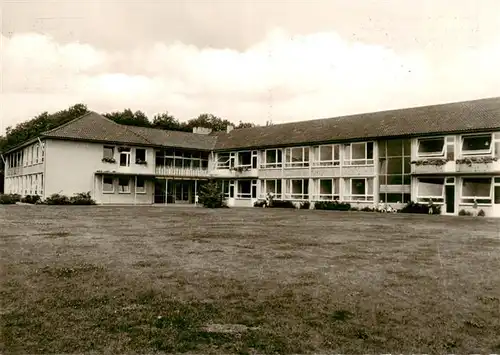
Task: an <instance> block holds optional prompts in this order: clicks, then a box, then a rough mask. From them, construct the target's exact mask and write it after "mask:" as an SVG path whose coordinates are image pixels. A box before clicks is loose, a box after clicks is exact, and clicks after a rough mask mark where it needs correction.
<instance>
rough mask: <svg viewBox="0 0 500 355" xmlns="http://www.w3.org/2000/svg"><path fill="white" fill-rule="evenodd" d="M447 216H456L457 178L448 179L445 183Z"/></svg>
mask: <svg viewBox="0 0 500 355" xmlns="http://www.w3.org/2000/svg"><path fill="white" fill-rule="evenodd" d="M445 204H446V214H455V178H453V177H452V178H446V183H445Z"/></svg>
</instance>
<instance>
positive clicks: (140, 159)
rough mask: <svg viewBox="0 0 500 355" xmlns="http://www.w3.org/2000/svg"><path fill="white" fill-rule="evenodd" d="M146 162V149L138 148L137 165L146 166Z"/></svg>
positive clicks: (136, 150)
mask: <svg viewBox="0 0 500 355" xmlns="http://www.w3.org/2000/svg"><path fill="white" fill-rule="evenodd" d="M145 162H146V149H144V148H136V149H135V163H136V164H144V163H145Z"/></svg>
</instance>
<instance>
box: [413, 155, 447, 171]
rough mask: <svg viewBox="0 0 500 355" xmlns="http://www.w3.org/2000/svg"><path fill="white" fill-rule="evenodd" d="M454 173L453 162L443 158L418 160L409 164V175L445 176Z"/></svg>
mask: <svg viewBox="0 0 500 355" xmlns="http://www.w3.org/2000/svg"><path fill="white" fill-rule="evenodd" d="M454 172H455V161H453V160H448V159H444V158H431V159H420V160H414V161H412V162H411V173H412V174H417V175H424V174H445V173H454Z"/></svg>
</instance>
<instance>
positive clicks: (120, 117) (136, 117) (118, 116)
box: [103, 108, 151, 127]
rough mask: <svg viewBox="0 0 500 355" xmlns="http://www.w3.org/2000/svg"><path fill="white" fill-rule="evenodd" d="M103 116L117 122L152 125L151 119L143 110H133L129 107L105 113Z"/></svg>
mask: <svg viewBox="0 0 500 355" xmlns="http://www.w3.org/2000/svg"><path fill="white" fill-rule="evenodd" d="M103 116H104V117H107V118H109V119H110V120H113V121H115V122H116V123H119V124H123V125H128V126H138V127H151V122H149V119H148V117H147V116H146V114H145V113H144V112H142V111H135V112H132V110H131V109H129V108H127V109H125V110H123V111H116V112H111V113H104V114H103Z"/></svg>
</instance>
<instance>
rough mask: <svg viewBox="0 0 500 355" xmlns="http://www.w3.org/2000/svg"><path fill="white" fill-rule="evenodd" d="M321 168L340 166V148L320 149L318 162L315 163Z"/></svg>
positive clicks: (327, 146) (324, 147) (330, 146)
mask: <svg viewBox="0 0 500 355" xmlns="http://www.w3.org/2000/svg"><path fill="white" fill-rule="evenodd" d="M314 164H315V165H319V166H330V165H340V146H339V145H338V144H333V145H320V146H319V147H318V160H317V161H316V162H315V163H314Z"/></svg>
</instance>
